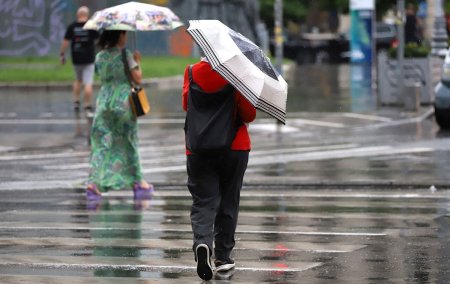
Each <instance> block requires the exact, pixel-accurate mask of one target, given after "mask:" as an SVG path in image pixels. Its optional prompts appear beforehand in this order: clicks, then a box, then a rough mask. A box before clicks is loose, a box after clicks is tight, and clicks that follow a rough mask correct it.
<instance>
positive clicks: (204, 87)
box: [182, 57, 256, 280]
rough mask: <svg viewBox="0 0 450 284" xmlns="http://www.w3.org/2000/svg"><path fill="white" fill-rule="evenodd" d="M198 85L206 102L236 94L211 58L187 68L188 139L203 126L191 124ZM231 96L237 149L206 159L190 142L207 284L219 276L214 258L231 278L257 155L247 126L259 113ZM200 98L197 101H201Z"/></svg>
mask: <svg viewBox="0 0 450 284" xmlns="http://www.w3.org/2000/svg"><path fill="white" fill-rule="evenodd" d="M190 69H191V70H190ZM194 84H195V86H196V90H197V91H196V94H197V95H198V93H200V96H206V97H208V96H212V95H213V94H217V93H220V92H223V91H224V90H230V89H229V87H230V86H231V85H229V83H228V82H227V81H226V80H225V79H224V78H222V77H221V75H219V73H217V72H216V71H214V70H213V69H212V67H211V65H210V64H209V62H208V60H207V59H206V57H202V58H201V61H200V62H198V63H196V64H194V65H192V67H190V66H188V67H187V68H186V70H185V73H184V84H183V91H182V106H183V109H184V110H185V111H187V112H188V113H187V120H186V129H185V130H186V131H187V133H188V132H189V131H190V129H189V128H190V127H194V128H195V126H197V125H196V124H197V123H199V122H200V121H188V118H190V117H189V111H190V110H191V108H192V107H193V105H192V104H193V103H192V100H193V98H192V96H193V93H192V88H193V85H194ZM227 95H228V96H231V101H232V102H233V103H234V104H233V109H231V110H230V112H231V113H230V114H229V115H230V116H232V117H233V120H234V121H235V122H236V123H237V124H236V131H235V132H234V133H235V134H234V137H232V139H231V141H232V142H231V146H230V147H229V148H228V149H225V150H221V151H219V152H214V153H203V152H194V151H191V149H190V146H189V142H190V141H186V146H187V150H186V154H187V173H188V184H187V185H188V189H189V192H190V193H191V196H192V206H191V225H192V231H193V234H194V239H193V251H194V253H195V260H196V261H197V274H198V275H199V276H200V278H202V279H203V280H209V279H211V278H212V276H213V267H212V266H211V261H210V257H211V255H212V252H214V257H215V261H214V264H215V270H216V272H226V271H228V270H230V269H232V268H234V266H235V264H234V260H233V259H232V258H231V252H232V250H233V248H234V246H235V231H236V225H237V220H238V212H239V200H240V191H241V188H242V182H243V177H244V173H245V171H246V169H247V163H248V156H249V151H250V149H251V142H250V136H249V133H248V129H247V124H248V123H249V122H251V121H253V120H254V119H255V116H256V109H255V108H254V107H253V106H252V105H251V104H250V103H249V102H248V101H247V100H246V99H245V98H244V97H243V96H242V95H241V94H240V93H239V92H238V91H237V90H235V89H234V88H231V91H230V92H229V93H228V94H227ZM198 98H199V97H198V96H197V97H196V99H198ZM220 131H223V134H222V135H223V137H222V140H225V139H226V137H225V136H226V135H227V134H226V133H225V130H219V133H220ZM186 137H188V134H187V136H186ZM186 140H188V139H186ZM213 243H214V246H213Z"/></svg>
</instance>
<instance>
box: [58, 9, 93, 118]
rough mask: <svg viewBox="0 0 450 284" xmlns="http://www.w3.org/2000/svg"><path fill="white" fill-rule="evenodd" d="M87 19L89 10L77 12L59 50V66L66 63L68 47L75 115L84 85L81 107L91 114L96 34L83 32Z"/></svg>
mask: <svg viewBox="0 0 450 284" xmlns="http://www.w3.org/2000/svg"><path fill="white" fill-rule="evenodd" d="M88 18H89V8H88V7H86V6H82V7H80V8H79V9H78V11H77V20H76V21H75V22H74V23H72V24H70V25H69V26H68V27H67V30H66V33H65V35H64V40H63V41H62V43H61V48H60V60H61V64H65V62H66V56H65V54H66V50H67V48H68V47H69V45H70V50H71V57H72V63H73V68H74V71H75V81H74V82H73V86H72V92H73V103H74V110H75V112H76V113H78V112H79V111H80V93H81V87H82V85H84V88H83V93H84V98H83V105H84V109H85V111H86V112H87V113H88V114H90V113H91V112H92V106H91V97H92V92H93V90H92V89H93V88H92V85H93V81H94V59H95V40H96V39H97V38H98V33H97V31H95V30H84V29H83V26H84V24H85V23H86V22H87V20H88Z"/></svg>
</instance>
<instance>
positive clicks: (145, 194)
mask: <svg viewBox="0 0 450 284" xmlns="http://www.w3.org/2000/svg"><path fill="white" fill-rule="evenodd" d="M153 191H154V189H153V185H152V184H149V187H148V188H145V187H142V186H141V185H140V184H139V183H135V184H134V186H133V192H134V200H145V199H152V197H153Z"/></svg>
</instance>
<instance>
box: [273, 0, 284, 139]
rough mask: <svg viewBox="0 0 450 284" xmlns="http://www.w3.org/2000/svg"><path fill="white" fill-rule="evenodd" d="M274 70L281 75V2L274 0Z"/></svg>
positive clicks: (281, 0)
mask: <svg viewBox="0 0 450 284" xmlns="http://www.w3.org/2000/svg"><path fill="white" fill-rule="evenodd" d="M274 12H275V30H274V35H275V68H277V70H278V73H280V74H281V75H283V0H275V6H274ZM277 126H278V127H277V130H278V131H279V130H280V128H281V122H279V121H278V120H277Z"/></svg>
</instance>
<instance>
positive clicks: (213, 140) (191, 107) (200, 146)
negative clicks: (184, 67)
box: [184, 65, 241, 154]
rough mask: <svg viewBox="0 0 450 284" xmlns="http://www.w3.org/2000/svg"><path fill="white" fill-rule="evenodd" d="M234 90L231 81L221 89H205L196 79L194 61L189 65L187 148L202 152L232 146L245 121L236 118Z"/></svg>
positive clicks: (220, 149) (209, 152) (186, 125)
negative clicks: (193, 70)
mask: <svg viewBox="0 0 450 284" xmlns="http://www.w3.org/2000/svg"><path fill="white" fill-rule="evenodd" d="M234 91H235V89H234V87H233V86H232V85H230V84H228V85H226V86H224V87H223V88H222V89H221V90H219V91H217V92H214V93H206V92H204V91H203V90H202V89H201V88H200V86H199V85H197V84H196V83H195V82H194V80H193V79H192V65H191V66H189V95H188V102H187V114H186V120H185V124H184V132H185V135H186V147H187V149H189V150H190V151H191V152H193V153H200V154H211V153H218V152H221V151H224V150H227V149H231V143H232V142H233V139H234V137H235V136H236V132H237V129H238V127H239V125H240V124H241V123H238V119H237V118H236V117H237V115H236V103H235V100H234ZM239 121H240V120H239Z"/></svg>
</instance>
